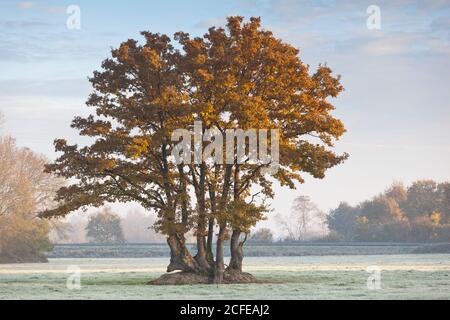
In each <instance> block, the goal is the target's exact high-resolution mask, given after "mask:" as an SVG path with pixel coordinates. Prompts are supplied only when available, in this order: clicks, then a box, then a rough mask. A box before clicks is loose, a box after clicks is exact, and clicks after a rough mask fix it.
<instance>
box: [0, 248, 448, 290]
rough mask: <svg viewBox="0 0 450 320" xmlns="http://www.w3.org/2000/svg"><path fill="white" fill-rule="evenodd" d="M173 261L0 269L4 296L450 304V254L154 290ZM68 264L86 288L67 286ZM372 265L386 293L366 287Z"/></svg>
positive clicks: (255, 263)
mask: <svg viewBox="0 0 450 320" xmlns="http://www.w3.org/2000/svg"><path fill="white" fill-rule="evenodd" d="M167 262H168V259H167V258H131V259H126V258H113V259H86V258H78V259H73V258H72V259H62V258H55V259H50V262H49V263H47V264H20V265H0V299H450V254H422V255H413V254H391V255H347V256H332V255H331V256H305V257H248V258H246V259H245V260H244V262H245V263H244V269H245V271H248V272H251V273H252V274H254V275H255V276H256V277H258V278H259V279H260V280H264V281H265V282H266V283H264V284H251V285H244V284H240V285H219V286H218V287H217V286H213V287H212V286H211V285H190V286H151V285H146V283H147V282H148V281H149V280H151V279H154V278H156V277H158V276H160V275H161V274H162V273H164V269H165V266H166V264H167ZM69 266H78V267H79V268H80V270H81V279H80V280H81V281H80V283H81V288H80V289H79V290H70V289H68V288H67V286H66V282H67V278H68V276H70V274H67V273H66V270H67V268H68V267H69ZM368 266H377V267H379V268H380V269H381V289H379V290H369V289H368V288H367V278H368V276H369V273H368V272H367V271H366V268H367V267H368Z"/></svg>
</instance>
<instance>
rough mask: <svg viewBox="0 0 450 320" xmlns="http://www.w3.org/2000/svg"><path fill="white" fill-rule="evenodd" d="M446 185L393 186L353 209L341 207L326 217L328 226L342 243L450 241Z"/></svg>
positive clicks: (435, 183) (419, 182)
mask: <svg viewBox="0 0 450 320" xmlns="http://www.w3.org/2000/svg"><path fill="white" fill-rule="evenodd" d="M448 187H449V183H448V182H444V183H437V182H435V181H432V180H419V181H415V182H413V183H412V184H411V185H410V186H409V187H408V188H405V187H404V186H403V185H402V184H400V183H394V184H393V185H392V186H391V187H389V188H388V189H387V190H386V191H385V192H384V193H382V194H380V195H378V196H376V197H373V198H372V199H370V200H366V201H363V202H362V203H360V204H358V205H357V206H355V207H352V206H349V205H347V204H341V205H340V206H339V207H338V208H336V209H334V210H332V211H331V212H330V215H329V216H328V226H329V229H330V230H331V231H332V232H336V233H337V234H338V235H339V236H340V237H342V238H343V239H345V240H357V241H414V242H426V241H442V242H448V241H449V240H450V223H449V221H448V218H447V217H448V212H449V211H448V201H449V193H448Z"/></svg>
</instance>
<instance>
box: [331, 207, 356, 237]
mask: <svg viewBox="0 0 450 320" xmlns="http://www.w3.org/2000/svg"><path fill="white" fill-rule="evenodd" d="M358 214H359V211H358V209H357V208H354V207H352V206H350V205H349V204H348V203H346V202H341V203H340V204H339V206H338V207H337V208H336V209H333V210H331V211H330V213H329V214H328V216H327V225H328V229H329V230H332V231H334V232H336V233H337V234H338V235H339V237H340V238H341V239H342V240H353V238H354V236H355V230H356V227H357V220H356V218H357V217H358Z"/></svg>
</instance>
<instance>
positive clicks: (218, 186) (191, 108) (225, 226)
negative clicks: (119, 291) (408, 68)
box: [41, 17, 347, 282]
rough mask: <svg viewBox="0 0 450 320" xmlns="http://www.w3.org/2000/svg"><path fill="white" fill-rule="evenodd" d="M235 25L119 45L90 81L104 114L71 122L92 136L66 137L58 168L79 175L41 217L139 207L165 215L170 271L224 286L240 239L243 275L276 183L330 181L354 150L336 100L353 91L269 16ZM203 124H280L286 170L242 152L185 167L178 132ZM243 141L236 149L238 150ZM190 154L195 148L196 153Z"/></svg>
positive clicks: (93, 99) (232, 20)
mask: <svg viewBox="0 0 450 320" xmlns="http://www.w3.org/2000/svg"><path fill="white" fill-rule="evenodd" d="M227 21H228V22H227V25H226V28H216V27H211V28H210V29H209V30H208V32H207V33H206V34H205V35H203V36H202V37H194V38H193V37H191V36H190V35H189V34H187V33H184V32H178V33H176V34H175V35H174V37H173V39H171V38H170V37H169V36H167V35H163V34H159V33H151V32H141V35H142V36H143V37H144V42H143V43H140V42H138V41H136V40H132V39H130V40H128V41H125V42H124V43H122V44H121V45H120V46H119V48H117V49H113V50H112V52H111V57H109V58H107V59H106V60H104V61H103V63H102V67H101V70H99V71H95V72H94V74H93V76H92V77H91V78H90V81H91V83H92V86H93V92H92V94H91V95H90V97H89V98H88V101H87V105H88V106H89V107H90V108H92V109H93V112H92V113H91V114H90V115H89V116H87V117H76V118H75V119H74V120H73V122H72V127H73V128H75V129H77V130H78V131H79V134H80V135H82V136H88V137H90V138H92V143H91V144H88V145H87V146H78V145H76V144H69V143H68V142H67V141H66V140H64V139H58V140H56V141H55V148H56V151H58V152H61V155H60V157H59V158H58V159H57V160H56V161H55V162H54V163H52V164H51V165H48V166H47V172H52V173H55V174H57V175H59V176H62V177H65V178H70V179H71V181H74V182H73V183H72V184H71V185H69V186H67V187H64V188H61V189H60V190H59V192H58V196H57V199H58V200H59V201H60V205H59V206H58V207H57V208H55V209H53V210H47V211H44V212H42V214H41V215H42V216H45V217H53V216H64V215H66V214H68V213H69V212H72V211H74V210H77V209H86V208H88V207H89V206H94V207H99V206H101V205H103V204H105V203H108V202H115V201H120V202H130V201H133V202H138V203H140V204H141V205H142V206H143V207H144V208H146V209H148V210H153V211H155V212H157V214H158V220H157V222H156V229H157V230H158V231H159V232H161V233H162V234H164V235H166V236H167V241H168V244H169V246H170V249H171V262H170V264H169V266H168V271H172V270H184V271H191V272H200V273H207V274H210V273H211V272H213V273H214V282H221V281H222V278H223V272H224V262H223V245H224V241H225V240H227V238H228V237H229V236H231V241H230V246H231V252H232V258H231V261H230V263H229V268H231V269H235V270H238V271H241V268H242V258H243V251H242V250H243V249H242V247H243V245H244V242H245V241H242V240H241V238H240V236H241V234H242V233H244V234H246V233H248V232H249V230H250V228H251V227H253V226H254V225H255V224H256V223H257V222H258V221H259V220H261V219H263V218H264V214H265V212H266V211H267V203H266V201H265V200H266V199H267V198H271V197H273V189H272V185H273V183H274V181H278V182H279V183H280V184H281V185H282V186H288V187H290V188H295V182H300V183H302V182H303V178H302V175H301V174H302V173H307V174H310V175H312V176H314V177H316V178H323V177H324V175H325V171H326V170H327V169H329V168H331V167H333V166H335V165H338V164H340V163H342V162H343V161H344V160H345V159H346V158H347V154H342V155H338V154H336V153H334V151H333V149H332V148H333V144H334V142H335V141H336V140H337V139H338V138H339V137H340V136H341V135H342V134H343V133H344V132H345V129H344V125H343V123H342V122H341V121H340V120H339V119H336V118H335V117H333V115H332V111H333V110H334V106H333V104H332V103H331V102H330V98H335V97H337V96H338V94H339V93H340V92H341V91H342V90H343V87H342V85H341V84H340V81H339V79H340V78H339V76H334V75H333V74H332V70H331V69H330V68H329V67H328V66H326V65H320V66H319V67H318V68H317V69H316V70H314V71H313V72H311V71H310V68H309V66H308V65H306V64H304V63H303V62H302V61H301V60H300V58H299V50H298V49H296V48H294V47H293V46H291V45H289V44H287V43H285V42H283V41H282V40H280V39H278V38H276V37H274V35H273V34H272V33H271V32H270V31H268V30H264V29H262V28H261V23H260V19H259V18H251V19H250V21H248V22H244V20H243V18H242V17H229V18H228V20H227ZM194 121H200V122H201V124H202V128H203V130H207V129H215V130H218V131H219V132H221V133H222V134H225V131H226V130H227V129H243V130H246V129H250V128H252V129H278V130H279V137H278V141H277V142H278V143H279V166H278V167H277V171H276V173H275V174H273V175H270V174H269V173H268V171H267V170H265V169H268V168H270V167H271V166H272V165H273V163H272V161H269V162H267V161H248V159H244V161H240V160H242V159H237V157H236V156H234V162H232V163H226V162H225V161H223V163H213V162H211V161H208V159H203V160H202V161H200V162H199V163H195V162H191V163H183V164H177V163H175V161H174V160H173V157H172V156H171V153H172V150H173V148H174V145H175V142H174V141H172V140H171V134H172V133H173V132H174V130H176V129H179V128H184V129H188V130H192V129H193V125H194ZM194 139H195V138H194ZM200 144H202V145H203V146H207V145H208V141H203V140H200ZM223 147H224V149H227V146H226V145H223ZM234 148H235V147H234V146H232V147H230V146H228V149H227V150H231V151H230V152H233V154H235V153H234V151H235V149H234ZM191 151H192V154H193V155H195V148H193V149H192V150H191ZM272 156H273V155H272ZM258 197H259V199H262V200H259V201H258V200H257V199H258ZM215 228H216V229H217V231H218V234H217V249H216V253H215V256H214V254H213V252H212V242H213V236H214V232H215V231H214V230H215ZM189 231H193V232H194V234H195V236H196V239H197V255H196V256H195V257H192V256H191V254H190V252H189V250H188V249H187V248H186V246H185V234H186V233H187V232H189ZM230 233H231V235H230Z"/></svg>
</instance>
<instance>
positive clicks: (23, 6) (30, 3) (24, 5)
mask: <svg viewBox="0 0 450 320" xmlns="http://www.w3.org/2000/svg"><path fill="white" fill-rule="evenodd" d="M33 6H34V3H33V1H22V2H20V3H19V4H18V7H19V8H20V9H24V10H27V9H31V8H32V7H33Z"/></svg>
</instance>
